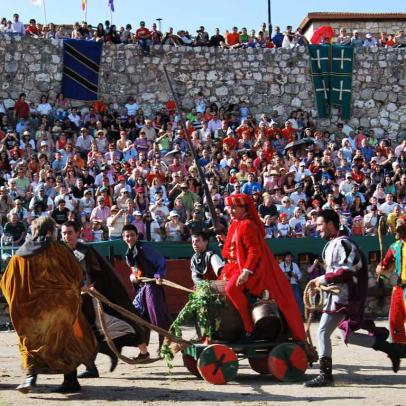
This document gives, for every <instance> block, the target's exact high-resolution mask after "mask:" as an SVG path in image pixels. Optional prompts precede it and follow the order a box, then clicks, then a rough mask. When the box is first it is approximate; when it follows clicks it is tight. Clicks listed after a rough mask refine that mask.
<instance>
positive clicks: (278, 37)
mask: <svg viewBox="0 0 406 406" xmlns="http://www.w3.org/2000/svg"><path fill="white" fill-rule="evenodd" d="M283 39H284V35H283V34H282V33H281V29H280V27H278V26H276V27H275V30H274V35H273V37H272V42H273V43H274V44H275V46H276V48H281V47H282V42H283Z"/></svg>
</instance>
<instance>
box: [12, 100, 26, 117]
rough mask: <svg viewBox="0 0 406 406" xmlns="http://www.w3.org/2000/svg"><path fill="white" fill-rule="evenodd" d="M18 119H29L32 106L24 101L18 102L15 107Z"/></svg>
mask: <svg viewBox="0 0 406 406" xmlns="http://www.w3.org/2000/svg"><path fill="white" fill-rule="evenodd" d="M14 110H15V112H16V116H17V118H28V116H29V113H30V106H29V105H28V103H27V102H25V101H23V100H18V101H17V102H16V104H15V105H14Z"/></svg>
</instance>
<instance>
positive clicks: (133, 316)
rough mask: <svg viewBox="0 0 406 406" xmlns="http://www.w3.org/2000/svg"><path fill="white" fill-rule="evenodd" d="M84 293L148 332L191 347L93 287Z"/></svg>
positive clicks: (186, 341)
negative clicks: (111, 300)
mask: <svg viewBox="0 0 406 406" xmlns="http://www.w3.org/2000/svg"><path fill="white" fill-rule="evenodd" d="M84 293H87V294H88V295H90V296H92V297H94V298H95V299H96V300H98V301H100V302H101V303H104V304H106V305H107V306H109V307H111V308H112V309H114V310H116V311H117V312H118V313H120V314H122V315H123V316H125V317H126V318H127V319H130V320H132V321H135V322H136V323H138V324H139V325H141V326H143V327H147V328H148V329H150V330H153V331H156V332H157V333H158V334H160V335H162V336H164V337H166V338H169V339H170V340H171V341H173V342H175V343H177V344H179V345H181V346H185V347H187V346H189V345H191V342H190V341H188V340H184V339H183V338H181V337H178V336H175V335H172V334H171V333H169V331H167V330H164V329H163V328H161V327H158V326H155V325H154V324H151V323H149V322H148V321H146V320H144V319H143V318H142V317H140V316H138V315H136V314H134V313H132V312H130V311H129V310H127V309H124V308H122V307H121V306H119V305H116V304H115V303H112V302H110V300H108V299H107V298H106V297H105V296H103V295H102V294H101V293H100V292H98V291H97V290H96V289H95V288H94V287H93V286H91V287H90V288H88V289H87V290H85V291H84ZM98 305H99V303H98ZM102 310H103V309H102ZM101 322H102V320H101ZM100 324H101V326H102V327H103V324H102V323H100ZM103 333H104V331H103ZM106 338H107V335H106ZM107 343H108V342H107ZM110 348H111V347H110ZM111 349H112V351H114V350H113V348H111Z"/></svg>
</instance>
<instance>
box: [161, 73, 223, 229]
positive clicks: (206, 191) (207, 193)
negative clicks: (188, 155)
mask: <svg viewBox="0 0 406 406" xmlns="http://www.w3.org/2000/svg"><path fill="white" fill-rule="evenodd" d="M162 69H163V71H164V74H165V78H166V81H167V82H168V86H169V90H170V92H171V94H172V98H173V100H174V101H175V104H176V112H177V113H178V116H179V119H180V123H181V126H182V129H183V132H184V134H185V137H186V141H187V144H188V146H189V149H190V151H191V152H192V155H193V159H194V161H195V164H196V167H197V172H198V174H199V178H200V182H201V184H202V187H203V192H204V195H205V197H206V202H207V206H208V207H209V212H210V215H211V220H212V223H213V228H214V232H215V233H217V232H221V231H223V227H222V225H221V223H220V221H219V218H218V216H217V213H216V211H215V209H214V204H213V199H212V198H211V194H210V191H209V187H208V186H207V182H206V178H205V176H204V173H203V170H202V167H201V165H200V162H199V157H198V155H197V153H196V150H195V148H194V146H193V144H192V141H191V139H190V135H189V132H188V129H187V126H186V121H185V119H184V117H183V116H182V112H181V111H180V103H179V99H178V96H177V95H176V93H175V90H174V89H173V86H172V81H171V79H170V77H169V74H168V71H167V70H166V67H165V66H164V65H162Z"/></svg>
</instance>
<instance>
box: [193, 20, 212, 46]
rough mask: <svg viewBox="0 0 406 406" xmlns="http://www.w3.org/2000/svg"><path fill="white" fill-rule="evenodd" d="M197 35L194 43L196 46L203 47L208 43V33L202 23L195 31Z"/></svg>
mask: <svg viewBox="0 0 406 406" xmlns="http://www.w3.org/2000/svg"><path fill="white" fill-rule="evenodd" d="M196 33H197V35H196V37H195V41H194V45H195V46H197V47H205V46H207V45H209V34H208V33H207V31H206V30H205V28H204V27H203V25H201V26H200V28H199V29H198V30H197V31H196Z"/></svg>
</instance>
